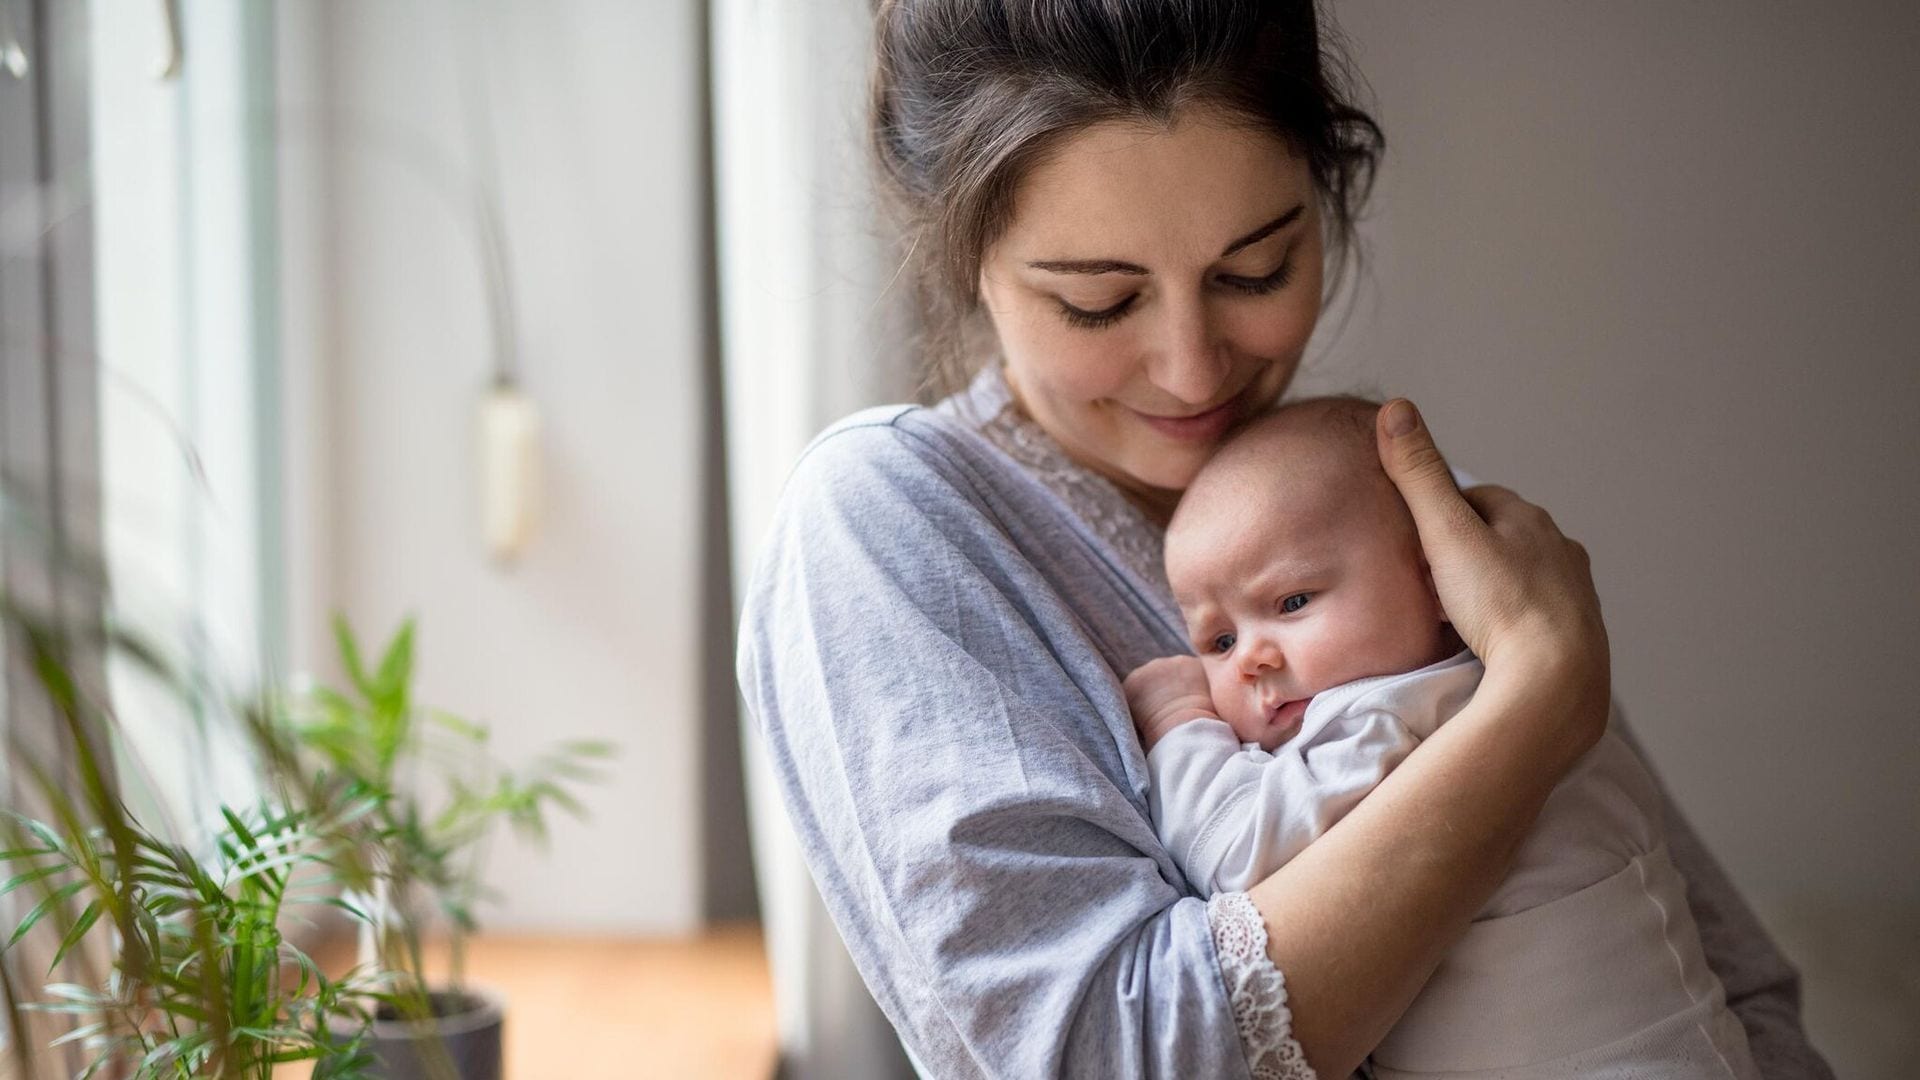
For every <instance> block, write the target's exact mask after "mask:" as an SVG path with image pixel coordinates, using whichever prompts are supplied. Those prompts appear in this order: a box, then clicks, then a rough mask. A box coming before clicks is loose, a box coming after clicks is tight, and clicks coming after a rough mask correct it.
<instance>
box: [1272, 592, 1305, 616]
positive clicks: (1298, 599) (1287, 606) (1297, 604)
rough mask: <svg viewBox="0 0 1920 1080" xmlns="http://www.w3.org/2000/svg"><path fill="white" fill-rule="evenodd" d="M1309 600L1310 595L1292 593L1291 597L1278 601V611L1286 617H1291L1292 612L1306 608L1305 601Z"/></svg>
mask: <svg viewBox="0 0 1920 1080" xmlns="http://www.w3.org/2000/svg"><path fill="white" fill-rule="evenodd" d="M1311 598H1312V594H1311V593H1303V592H1300V593H1294V594H1293V595H1292V596H1289V597H1287V598H1286V599H1284V600H1282V601H1280V610H1281V611H1283V612H1285V613H1286V614H1288V615H1291V614H1293V613H1294V612H1296V611H1299V610H1300V609H1301V608H1303V607H1306V606H1307V601H1308V600H1309V599H1311Z"/></svg>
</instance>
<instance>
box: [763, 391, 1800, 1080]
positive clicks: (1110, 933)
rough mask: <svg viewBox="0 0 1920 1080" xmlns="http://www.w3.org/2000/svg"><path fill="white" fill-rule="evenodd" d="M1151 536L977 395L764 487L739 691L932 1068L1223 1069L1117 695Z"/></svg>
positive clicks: (1148, 637)
mask: <svg viewBox="0 0 1920 1080" xmlns="http://www.w3.org/2000/svg"><path fill="white" fill-rule="evenodd" d="M1160 539H1161V538H1160V533H1159V530H1158V528H1157V527H1156V526H1154V525H1153V524H1152V523H1151V522H1149V521H1148V520H1147V519H1146V518H1145V517H1144V516H1142V515H1141V514H1139V512H1138V511H1136V510H1134V509H1133V508H1132V506H1131V504H1129V503H1128V502H1127V501H1126V500H1125V499H1124V498H1122V497H1121V496H1120V495H1119V493H1118V491H1117V490H1115V489H1114V488H1113V487H1112V486H1111V485H1109V484H1107V483H1106V482H1105V481H1104V480H1101V479H1099V478H1098V477H1096V476H1093V475H1092V474H1090V473H1087V472H1085V471H1084V470H1080V469H1078V468H1076V467H1075V466H1073V465H1072V464H1071V463H1070V462H1068V461H1066V459H1065V457H1064V455H1062V454H1060V453H1059V451H1058V448H1057V447H1055V446H1053V445H1052V444H1051V440H1048V439H1047V438H1046V437H1045V435H1044V434H1042V433H1040V432H1039V430H1038V429H1037V428H1036V427H1034V426H1033V425H1032V424H1030V423H1026V422H1024V421H1023V420H1021V419H1020V418H1019V417H1018V414H1017V413H1015V412H1014V411H1012V410H1010V409H1008V408H1007V400H1006V391H1005V387H1004V383H1003V382H1002V381H1001V380H1000V379H999V378H998V376H997V375H995V374H992V373H989V374H988V375H987V376H983V377H982V379H980V380H978V381H976V383H975V384H974V386H973V388H972V389H970V390H969V391H968V392H967V393H965V394H963V395H961V396H959V397H958V398H957V399H953V400H950V401H949V402H947V403H945V404H944V405H942V406H941V407H939V408H937V409H923V408H913V407H906V406H893V407H887V408H881V409H872V410H868V411H866V412H862V413H859V414H857V415H855V416H853V417H850V418H848V419H846V420H844V421H842V422H840V423H839V424H837V425H835V426H834V427H833V428H831V429H829V430H828V431H827V432H825V433H824V434H822V435H821V436H820V437H819V438H818V439H816V440H815V441H814V443H813V444H812V445H811V446H810V447H809V448H808V450H807V451H806V453H805V454H804V455H803V456H802V458H801V460H800V462H799V463H798V464H797V465H796V466H795V469H794V472H793V475H792V476H791V478H790V479H789V481H788V484H787V487H786V490H785V493H784V494H783V496H782V499H781V504H780V507H779V510H778V512H777V514H776V516H775V520H774V524H773V527H772V529H771V531H770V535H769V537H768V539H767V543H766V547H765V549H764V550H763V552H762V554H761V557H760V559H759V561H758V563H757V568H756V570H755V572H754V574H753V579H752V582H751V584H750V586H749V588H748V591H747V597H746V606H745V610H744V614H743V616H742V625H741V631H740V655H739V675H740V684H741V688H742V691H743V692H744V694H745V697H746V702H747V705H748V707H749V709H750V710H751V712H752V714H753V716H754V718H755V719H756V721H757V722H758V724H759V726H760V728H761V730H762V731H763V733H764V735H765V740H766V746H767V749H768V752H769V753H770V755H771V757H772V764H773V769H774V773H775V775H776V776H777V778H778V781H779V784H780V787H781V793H782V796H783V798H784V801H785V804H786V807H787V810H788V813H789V814H790V816H791V818H792V820H793V824H794V826H795V829H796V831H797V833H798V835H799V838H800V842H801V846H802V848H803V850H804V852H805V855H806V859H807V862H808V865H809V866H810V867H811V869H812V871H813V875H814V879H815V881H816V882H817V883H818V885H819V888H820V892H821V894H822V896H823V898H824V899H825V902H826V905H827V908H828V910H829V911H830V912H831V913H832V915H833V919H834V922H835V924H836V925H837V926H838V927H839V929H840V932H841V935H842V936H843V937H844V938H845V939H846V943H847V947H848V949H849V951H850V952H851V954H852V956H853V960H854V962H855V964H856V965H857V966H858V967H859V969H860V972H861V974H862V976H863V977H864V978H865V979H866V981H867V984H868V986H869V987H870V988H871V989H872V990H873V993H874V997H875V999H876V1000H877V1001H878V1002H879V1004H880V1006H881V1008H882V1009H883V1010H885V1012H886V1014H887V1016H888V1018H889V1019H890V1020H891V1021H892V1022H893V1024H894V1025H895V1027H896V1028H897V1029H898V1030H899V1032H900V1035H901V1038H902V1039H903V1040H904V1041H905V1043H906V1044H907V1046H908V1047H909V1048H910V1049H911V1050H912V1052H913V1053H914V1055H915V1057H916V1058H917V1059H918V1061H919V1062H920V1063H921V1065H922V1066H923V1067H924V1068H926V1069H927V1070H929V1071H930V1072H931V1073H932V1074H933V1075H936V1076H939V1077H971V1076H996V1077H1019V1078H1028V1077H1040V1076H1055V1075H1074V1076H1102V1077H1105V1076H1165V1077H1245V1076H1247V1075H1248V1071H1247V1065H1246V1062H1245V1060H1244V1058H1243V1056H1242V1049H1241V1044H1240V1039H1239V1036H1238V1034H1237V1032H1236V1028H1235V1014H1234V1010H1233V1007H1232V1005H1231V1004H1230V1002H1229V1000H1228V994H1227V991H1226V989H1225V987H1224V985H1223V982H1222V975H1221V971H1220V968H1219V962H1218V960H1217V959H1216V956H1215V952H1214V945H1213V941H1212V938H1211V936H1210V932H1209V925H1208V916H1207V905H1206V903H1205V902H1204V900H1203V899H1202V898H1201V897H1199V896H1197V895H1196V894H1195V893H1194V891H1193V889H1192V888H1191V887H1190V886H1189V885H1188V883H1187V882H1186V880H1185V879H1184V878H1183V877H1182V876H1181V873H1180V870H1179V868H1178V867H1177V866H1176V865H1175V864H1174V862H1173V860H1172V859H1171V858H1170V857H1169V855H1168V854H1167V852H1166V850H1165V849H1164V848H1163V847H1162V846H1161V844H1160V842H1159V840H1158V839H1157V838H1156V837H1155V835H1154V831H1153V827H1152V823H1151V821H1150V820H1149V817H1148V802H1147V767H1146V760H1145V757H1144V755H1143V754H1142V753H1141V750H1140V744H1139V742H1138V740H1137V739H1136V738H1135V736H1134V732H1133V726H1132V722H1131V718H1130V716H1129V714H1128V711H1127V705H1126V701H1125V699H1124V697H1123V696H1122V694H1121V690H1120V679H1121V677H1122V676H1123V675H1124V674H1125V673H1126V672H1128V671H1130V670H1132V669H1133V668H1134V667H1135V666H1137V665H1139V664H1141V663H1144V662H1145V661H1147V660H1150V659H1152V658H1154V657H1156V656H1164V655H1168V654H1171V653H1176V652H1183V651H1185V650H1186V648H1187V646H1186V643H1185V633H1184V630H1183V626H1182V623H1181V620H1180V616H1179V612H1178V610H1177V609H1176V608H1175V606H1174V604H1173V601H1172V598H1171V595H1170V594H1169V591H1168V589H1167V585H1166V582H1165V579H1164V577H1163V576H1162V575H1161V573H1160V569H1159V552H1160ZM1666 812H1667V819H1668V827H1669V833H1670V841H1669V842H1670V845H1671V849H1672V852H1673V856H1674V861H1675V863H1676V864H1677V865H1678V866H1679V868H1680V870H1681V872H1682V873H1684V874H1685V875H1686V877H1687V878H1688V880H1689V882H1690V883H1691V886H1690V889H1689V900H1690V901H1691V903H1692V906H1693V909H1694V913H1695V916H1696V919H1697V920H1698V922H1699V925H1700V931H1701V936H1702V939H1703V944H1704V945H1705V948H1706V952H1707V956H1708V959H1709V962H1710V963H1711V965H1712V967H1713V969H1714V971H1715V972H1716V973H1717V974H1718V975H1719V976H1720V978H1721V980H1722V982H1723V983H1724V984H1725V986H1726V989H1727V996H1728V1000H1729V1003H1730V1004H1731V1006H1732V1008H1733V1009H1734V1011H1735V1013H1736V1014H1737V1015H1738V1016H1739V1017H1740V1018H1741V1021H1742V1022H1743V1024H1744V1025H1745V1026H1746V1028H1747V1031H1748V1036H1749V1040H1750V1042H1751V1044H1752V1047H1753V1052H1754V1057H1755V1059H1756V1060H1757V1061H1758V1062H1759V1064H1760V1067H1761V1069H1762V1071H1763V1072H1764V1073H1765V1075H1766V1076H1768V1077H1769V1078H1778V1077H1826V1076H1830V1075H1831V1073H1830V1072H1829V1071H1828V1070H1827V1068H1826V1066H1825V1064H1824V1063H1823V1062H1821V1061H1820V1058H1819V1055H1818V1054H1817V1053H1815V1052H1814V1051H1813V1050H1812V1048H1811V1047H1810V1046H1809V1045H1808V1044H1807V1042H1806V1038H1805V1035H1804V1034H1803V1033H1802V1031H1801V1028H1800V1021H1799V984H1798V976H1797V975H1796V973H1795V972H1794V970H1793V968H1792V967H1791V966H1790V965H1788V964H1787V962H1786V961H1785V960H1784V959H1783V958H1782V957H1781V956H1780V954H1779V953H1778V952H1777V951H1776V950H1775V949H1774V947H1773V945H1772V943H1771V942H1770V941H1769V940H1768V939H1767V937H1766V934H1765V932H1764V931H1763V930H1762V929H1761V927H1760V925H1759V924H1758V922H1757V921H1756V920H1755V919H1754V917H1753V915H1752V913H1751V912H1750V911H1749V910H1748V909H1747V907H1746V905H1745V904H1744V903H1743V902H1742V901H1741V899H1740V897H1739V895H1738V893H1737V892H1736V891H1735V890H1734V888H1733V886H1732V885H1731V883H1730V882H1729V881H1728V880H1727V878H1726V876H1725V875H1724V873H1723V872H1722V871H1721V870H1720V868H1719V866H1718V865H1717V864H1715V863H1714V861H1713V859H1712V856H1711V855H1709V854H1708V853H1707V852H1706V850H1705V849H1704V848H1702V847H1701V845H1700V843H1699V841H1698V839H1697V838H1696V837H1695V836H1694V834H1693V832H1692V830H1691V829H1690V828H1689V827H1688V825H1687V823H1686V821H1685V820H1684V819H1683V818H1682V817H1681V816H1680V814H1679V811H1678V810H1677V809H1676V808H1674V807H1673V806H1672V805H1671V804H1670V803H1669V805H1668V806H1667V808H1666Z"/></svg>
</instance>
